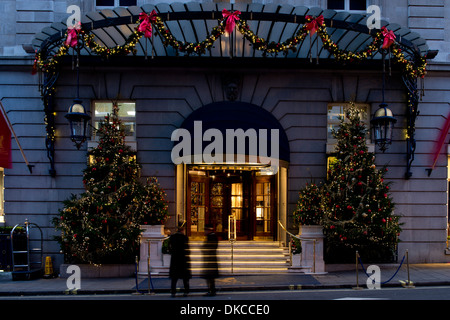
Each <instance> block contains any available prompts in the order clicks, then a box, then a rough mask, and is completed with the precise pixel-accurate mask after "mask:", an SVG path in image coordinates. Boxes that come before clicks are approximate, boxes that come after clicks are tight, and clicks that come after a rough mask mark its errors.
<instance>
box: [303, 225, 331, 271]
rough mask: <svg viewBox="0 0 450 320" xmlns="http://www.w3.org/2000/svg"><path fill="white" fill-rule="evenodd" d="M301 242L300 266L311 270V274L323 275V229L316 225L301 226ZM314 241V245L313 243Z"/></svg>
mask: <svg viewBox="0 0 450 320" xmlns="http://www.w3.org/2000/svg"><path fill="white" fill-rule="evenodd" d="M299 236H300V237H301V238H302V239H304V240H302V242H301V243H302V253H301V264H302V265H303V266H308V267H310V268H311V272H312V273H325V262H324V260H323V239H324V238H325V236H324V235H323V227H322V226H318V225H304V226H303V225H302V226H300V229H299ZM312 240H315V244H314V241H312Z"/></svg>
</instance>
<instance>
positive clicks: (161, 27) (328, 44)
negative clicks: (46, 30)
mask: <svg viewBox="0 0 450 320" xmlns="http://www.w3.org/2000/svg"><path fill="white" fill-rule="evenodd" d="M229 17H230V16H229V15H225V13H224V16H223V17H222V18H221V19H218V25H217V26H215V27H214V28H213V29H212V30H211V31H210V32H208V36H207V37H206V38H205V39H204V40H202V41H199V42H196V43H194V42H184V41H180V40H178V39H176V38H175V37H174V36H173V34H172V33H171V32H170V30H169V29H168V28H167V27H166V26H165V24H164V22H163V20H162V19H161V17H160V16H159V15H157V14H156V12H152V13H151V19H143V18H142V16H140V18H139V19H138V20H137V21H136V27H135V29H134V31H133V33H132V34H131V35H130V36H129V37H128V38H127V39H126V41H125V44H123V45H117V46H115V47H112V48H109V47H105V46H102V45H101V44H99V43H98V42H97V41H95V35H94V34H92V33H87V32H86V31H85V30H83V28H81V29H80V30H78V32H79V34H80V40H82V41H80V42H78V45H79V46H85V47H87V48H89V49H90V50H91V52H93V53H94V54H97V55H99V56H101V57H103V58H108V57H112V56H124V55H128V54H130V53H131V54H133V55H136V53H137V50H136V48H135V47H136V45H137V43H138V42H139V40H140V39H141V38H142V37H143V36H144V37H146V38H147V37H148V32H149V28H150V26H153V27H154V28H155V29H156V33H157V34H158V35H159V36H160V37H161V38H162V39H161V40H162V42H163V45H164V46H166V47H168V46H171V47H173V48H174V49H175V50H176V51H177V53H180V52H181V53H186V54H193V53H195V54H198V55H202V54H205V53H206V50H208V49H210V48H211V47H212V46H213V45H214V43H215V42H216V41H217V39H219V38H220V37H221V36H222V35H224V34H225V33H226V28H227V24H228V21H229V19H230V18H229ZM233 17H234V22H235V24H236V28H234V26H233V30H234V29H237V30H238V31H239V32H240V33H241V34H242V35H243V37H244V38H245V39H246V40H248V41H249V42H250V44H251V45H252V46H253V48H254V49H255V50H258V51H263V52H264V53H265V54H277V53H285V54H287V53H288V52H289V51H290V50H291V51H296V49H297V46H298V45H299V44H300V43H301V42H302V41H303V40H305V38H306V36H307V35H308V34H310V35H311V36H312V35H313V34H315V33H317V35H318V37H319V38H320V40H321V42H322V47H323V48H324V49H326V50H327V51H328V52H330V53H331V54H332V55H333V56H334V57H335V59H336V60H337V61H345V62H359V61H362V60H365V59H368V58H371V57H373V56H374V54H376V53H377V52H378V51H379V50H381V49H386V48H387V47H386V37H389V49H390V50H391V52H392V56H393V61H394V62H396V63H398V64H399V65H400V66H401V68H402V71H403V72H404V73H406V74H408V75H409V76H411V77H413V78H416V77H424V76H425V73H426V65H427V62H426V56H420V57H419V58H418V59H417V61H410V60H408V59H407V58H406V57H405V54H404V53H403V51H402V49H401V47H400V45H399V44H398V42H396V41H394V40H393V38H392V37H393V36H392V34H393V33H391V32H392V31H390V32H386V30H379V31H376V32H375V33H374V34H371V36H372V38H373V40H372V42H371V43H370V44H368V45H367V46H366V47H365V48H364V49H363V50H361V51H359V52H352V51H346V50H343V49H340V48H339V46H338V45H337V44H336V43H335V42H334V41H333V40H332V39H331V35H330V34H329V33H328V31H327V27H326V23H325V21H324V19H323V16H319V17H312V16H306V17H305V23H304V24H303V25H302V27H301V28H300V29H299V30H298V31H297V32H296V34H295V35H293V36H292V37H290V38H288V39H287V40H286V41H283V42H274V41H271V42H268V41H267V40H265V39H264V38H262V37H259V36H258V35H257V34H255V33H254V32H253V31H252V30H251V29H250V27H249V25H248V23H247V21H246V20H243V19H240V18H239V15H238V14H236V15H233ZM142 23H146V25H145V28H140V27H141V24H142ZM312 25H314V26H313V27H312ZM150 30H152V29H150ZM388 31H389V30H388ZM71 32H73V30H68V31H67V33H66V36H65V38H66V39H67V37H71ZM151 34H152V33H151ZM146 35H147V36H146ZM152 37H153V34H152ZM69 47H70V46H69V45H68V44H67V41H65V42H64V43H63V44H62V45H61V46H60V48H59V49H58V50H57V52H56V53H55V54H54V55H53V56H50V57H48V58H47V59H43V57H42V55H41V54H40V53H39V52H38V53H37V54H36V63H35V68H39V69H41V70H42V71H47V72H48V71H50V70H51V69H54V68H56V67H57V65H58V60H59V59H60V58H61V57H62V56H64V55H67V54H68V48H69ZM382 47H383V48H382Z"/></svg>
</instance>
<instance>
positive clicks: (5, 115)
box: [0, 100, 34, 173]
mask: <svg viewBox="0 0 450 320" xmlns="http://www.w3.org/2000/svg"><path fill="white" fill-rule="evenodd" d="M0 106H1V108H2V113H3V116H4V117H5V119H6V122H8V126H9V130H11V132H12V134H13V135H14V139H16V142H17V145H18V146H19V149H20V153H22V157H23V159H24V160H25V163H26V164H27V167H28V170H30V173H33V167H34V165H31V164H29V163H28V160H27V157H25V153H24V152H23V149H22V146H21V145H20V142H19V139H18V138H17V135H16V133H15V132H14V129H13V126H12V124H11V121H9V118H8V115H7V114H6V111H5V107H4V106H3V102H2V101H1V100H0Z"/></svg>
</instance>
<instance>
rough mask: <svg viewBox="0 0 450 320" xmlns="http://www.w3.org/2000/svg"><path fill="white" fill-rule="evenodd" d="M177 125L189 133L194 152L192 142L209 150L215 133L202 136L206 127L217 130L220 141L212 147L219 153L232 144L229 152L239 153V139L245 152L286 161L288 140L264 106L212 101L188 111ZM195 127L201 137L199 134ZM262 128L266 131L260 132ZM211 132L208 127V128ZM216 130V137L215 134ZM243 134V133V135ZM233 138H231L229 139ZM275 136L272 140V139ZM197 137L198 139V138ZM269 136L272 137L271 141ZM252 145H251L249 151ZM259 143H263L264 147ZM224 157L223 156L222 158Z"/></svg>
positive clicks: (287, 157) (288, 157) (288, 153)
mask: <svg viewBox="0 0 450 320" xmlns="http://www.w3.org/2000/svg"><path fill="white" fill-rule="evenodd" d="M180 129H185V130H187V131H188V132H189V133H190V137H192V139H191V150H192V151H194V152H195V150H196V144H199V147H200V146H201V148H198V149H199V151H204V150H209V149H211V147H209V149H207V148H208V145H209V146H212V144H214V143H215V142H217V141H215V137H212V138H211V137H209V138H206V137H205V135H206V134H207V132H208V130H210V129H213V130H217V134H218V133H219V132H220V136H221V139H222V144H221V145H220V146H218V145H217V144H215V146H218V148H215V150H214V151H215V152H217V151H218V150H217V149H222V151H223V154H225V153H226V152H227V150H229V149H230V148H228V147H227V144H228V145H230V144H231V143H232V144H233V150H229V151H232V152H231V153H232V154H238V153H239V147H240V146H239V143H240V142H241V143H244V145H243V148H242V149H241V150H242V151H244V152H245V154H246V155H257V156H260V157H265V158H272V157H274V156H275V157H276V160H277V161H278V160H282V161H286V162H289V160H290V150H289V141H288V138H287V136H286V133H285V132H284V129H283V127H282V126H281V125H280V123H279V122H278V120H277V119H276V118H275V117H274V116H273V115H272V114H271V113H270V112H269V111H267V110H265V109H264V108H261V107H258V106H256V105H253V104H250V103H246V102H230V101H222V102H215V103H211V104H209V105H206V106H204V107H202V108H199V109H197V110H195V111H194V112H192V113H191V114H190V115H189V116H188V117H187V118H186V119H185V120H184V121H183V123H182V125H181V127H180ZM196 130H199V131H200V133H201V134H202V136H203V137H201V136H199V132H196ZM262 130H265V131H266V132H263V131H262ZM210 132H211V131H210ZM217 134H216V137H217ZM244 136H245V137H244ZM230 139H233V141H230ZM275 139H276V140H275ZM199 140H200V142H199ZM272 140H273V141H272ZM252 147H254V149H253V151H254V152H255V153H253V152H252ZM261 147H266V150H265V151H262V150H261ZM224 160H225V159H224Z"/></svg>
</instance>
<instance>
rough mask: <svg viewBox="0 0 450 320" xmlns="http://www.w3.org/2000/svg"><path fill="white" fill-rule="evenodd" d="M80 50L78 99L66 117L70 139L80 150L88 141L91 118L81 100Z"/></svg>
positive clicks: (74, 101)
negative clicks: (87, 134) (88, 126)
mask: <svg viewBox="0 0 450 320" xmlns="http://www.w3.org/2000/svg"><path fill="white" fill-rule="evenodd" d="M79 54H80V52H79V50H77V66H76V68H77V97H76V99H74V100H73V104H72V105H71V106H70V108H69V111H68V112H67V114H66V115H65V117H66V119H67V120H68V121H69V124H70V139H71V140H72V141H73V142H74V143H75V146H76V147H77V149H78V150H79V149H80V147H81V145H82V144H83V142H84V141H86V127H87V123H88V121H89V119H90V118H91V117H90V116H89V115H88V114H87V113H86V109H85V107H84V106H83V105H82V104H81V103H82V101H81V99H80V86H79V80H80V70H79V69H80V68H79V64H78V58H79Z"/></svg>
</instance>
